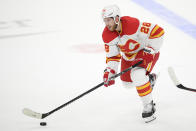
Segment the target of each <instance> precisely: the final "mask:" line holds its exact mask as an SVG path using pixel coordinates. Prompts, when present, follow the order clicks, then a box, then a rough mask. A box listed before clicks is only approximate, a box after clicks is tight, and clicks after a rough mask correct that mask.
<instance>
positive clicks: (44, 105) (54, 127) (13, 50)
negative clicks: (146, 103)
mask: <svg viewBox="0 0 196 131" xmlns="http://www.w3.org/2000/svg"><path fill="white" fill-rule="evenodd" d="M158 2H159V3H161V4H162V5H164V6H166V7H167V8H168V9H170V10H172V11H173V12H175V13H176V14H179V15H180V16H182V17H184V18H186V19H187V20H189V21H191V22H192V23H193V24H196V15H195V14H194V13H195V12H196V9H195V6H194V5H195V1H193V0H182V1H179V0H173V1H171V0H158ZM114 3H115V4H118V5H119V7H120V8H121V12H122V15H130V16H133V17H137V18H139V19H140V20H142V21H149V22H152V23H158V24H159V25H161V26H162V27H163V28H164V29H165V31H166V33H165V41H164V45H163V47H162V48H161V57H160V59H159V61H158V63H157V65H156V67H155V69H154V70H153V72H160V77H159V79H158V82H157V84H156V87H155V89H154V91H153V97H154V100H155V101H156V103H157V119H156V121H154V122H152V123H149V124H145V123H144V122H143V120H142V118H141V111H142V104H141V101H140V98H139V96H138V95H137V92H136V89H125V88H123V87H122V85H121V82H120V79H119V78H118V79H117V80H116V84H115V85H114V86H111V87H109V88H105V87H100V88H99V89H97V90H95V91H93V92H91V93H90V94H88V95H86V96H84V97H83V98H81V99H79V100H77V101H76V102H74V103H72V104H70V105H69V106H67V107H65V108H63V109H61V110H59V111H58V112H56V113H54V114H52V115H51V116H48V117H47V118H46V119H44V120H36V119H33V118H30V117H27V116H24V115H23V114H22V109H23V108H25V107H27V108H30V109H32V110H35V111H37V112H43V113H44V112H48V111H50V110H52V109H54V108H56V107H58V106H60V105H61V104H63V103H65V102H67V101H69V100H70V99H72V98H74V97H75V96H77V95H79V94H81V93H83V92H84V91H86V90H88V89H90V88H92V87H94V86H96V85H97V84H99V83H100V82H102V75H103V70H104V68H105V53H104V51H103V50H104V49H103V42H102V38H101V34H102V30H103V28H104V23H103V22H102V19H101V15H100V12H101V9H102V8H103V7H104V6H105V5H108V4H114ZM195 49H196V40H195V39H193V38H192V37H190V36H189V35H187V34H185V33H183V32H182V31H181V30H179V29H177V28H175V27H174V26H173V25H171V24H169V23H167V22H166V21H164V20H163V19H161V18H159V17H158V16H156V15H154V14H152V13H150V12H149V11H147V10H145V9H143V8H142V7H140V6H138V5H137V4H135V3H133V2H132V1H131V0H124V1H122V0H97V1H94V0H82V1H79V0H77V1H76V0H1V1H0V130H1V131H41V130H47V131H63V130H66V131H78V130H79V131H174V130H176V131H185V130H188V131H195V129H196V124H195V123H196V103H195V99H196V93H194V92H189V91H185V90H181V89H178V88H176V87H175V86H174V85H173V83H172V81H171V80H170V78H169V76H168V73H167V67H168V66H173V67H174V69H175V71H176V74H177V75H178V77H179V79H180V80H181V81H182V83H183V84H184V85H186V86H188V87H190V88H196V86H195V83H194V81H195V74H196V70H195V63H196V62H195V57H196V51H195ZM42 121H45V122H47V124H48V125H47V126H46V127H40V126H39V123H40V122H42Z"/></svg>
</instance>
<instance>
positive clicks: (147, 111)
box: [142, 101, 156, 123]
mask: <svg viewBox="0 0 196 131" xmlns="http://www.w3.org/2000/svg"><path fill="white" fill-rule="evenodd" d="M155 111H156V109H155V103H153V101H151V102H150V103H149V104H147V105H146V106H144V110H143V112H142V118H143V119H144V121H145V123H149V122H151V121H153V120H155V119H156V117H155V115H154V113H155Z"/></svg>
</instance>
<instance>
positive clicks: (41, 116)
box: [23, 60, 143, 119]
mask: <svg viewBox="0 0 196 131" xmlns="http://www.w3.org/2000/svg"><path fill="white" fill-rule="evenodd" d="M142 62H143V61H142V60H141V61H139V62H138V63H136V64H134V65H133V66H131V67H129V68H127V69H125V70H123V71H122V72H120V73H118V74H116V75H114V76H112V77H110V78H109V79H110V80H111V79H115V78H116V77H118V76H121V75H122V74H124V73H126V72H128V71H129V70H131V69H133V68H135V67H136V66H138V65H140V64H142ZM103 85H104V82H102V83H100V84H98V85H97V86H95V87H93V88H91V89H89V90H88V91H86V92H84V93H82V94H81V95H79V96H77V97H75V98H73V99H72V100H70V101H68V102H66V103H65V104H63V105H61V106H59V107H57V108H55V109H53V110H52V111H49V112H48V113H37V112H35V111H32V110H30V109H28V108H24V109H23V113H24V114H25V115H27V116H30V117H33V118H37V119H44V118H45V117H47V116H49V115H51V114H52V113H54V112H56V111H58V110H59V109H61V108H63V107H65V106H67V105H68V104H70V103H72V102H74V101H75V100H77V99H79V98H81V97H82V96H84V95H86V94H88V93H90V92H92V91H94V90H95V89H97V88H99V87H101V86H103Z"/></svg>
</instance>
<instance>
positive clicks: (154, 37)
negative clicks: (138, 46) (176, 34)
mask: <svg viewBox="0 0 196 131" xmlns="http://www.w3.org/2000/svg"><path fill="white" fill-rule="evenodd" d="M138 32H139V35H138V36H139V40H140V42H141V43H145V46H149V47H151V48H153V49H154V50H155V52H158V51H159V50H160V47H161V46H162V43H163V36H164V33H165V32H164V29H163V28H162V27H160V26H159V25H157V24H152V23H147V22H141V23H140V26H139V29H138Z"/></svg>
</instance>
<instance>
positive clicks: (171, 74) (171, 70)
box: [168, 67, 196, 92]
mask: <svg viewBox="0 0 196 131" xmlns="http://www.w3.org/2000/svg"><path fill="white" fill-rule="evenodd" d="M168 73H169V76H170V78H171V79H172V81H173V83H174V84H175V86H177V87H178V88H180V89H184V90H188V91H193V92H196V89H192V88H188V87H185V86H184V85H183V84H181V83H180V82H179V80H178V78H177V77H176V74H175V72H174V69H173V68H172V67H168Z"/></svg>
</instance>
